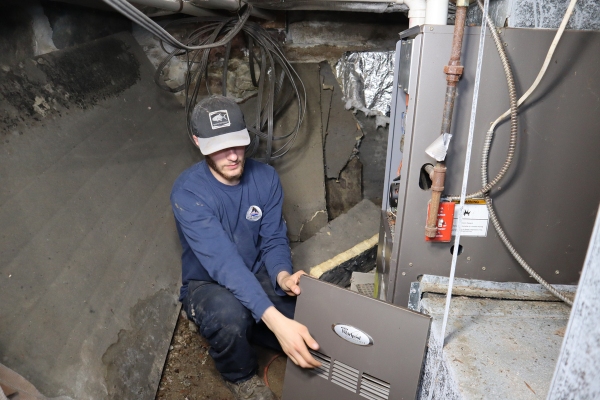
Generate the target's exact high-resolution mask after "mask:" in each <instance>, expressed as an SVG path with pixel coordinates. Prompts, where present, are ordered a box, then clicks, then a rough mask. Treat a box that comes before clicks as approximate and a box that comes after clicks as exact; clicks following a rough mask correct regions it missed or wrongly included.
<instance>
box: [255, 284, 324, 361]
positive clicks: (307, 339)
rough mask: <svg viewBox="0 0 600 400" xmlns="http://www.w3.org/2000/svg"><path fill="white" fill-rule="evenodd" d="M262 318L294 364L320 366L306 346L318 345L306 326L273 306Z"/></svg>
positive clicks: (316, 348) (315, 346)
mask: <svg viewBox="0 0 600 400" xmlns="http://www.w3.org/2000/svg"><path fill="white" fill-rule="evenodd" d="M288 275H289V274H288ZM294 275H296V274H294ZM289 276H293V275H289ZM280 286H281V285H280ZM262 320H263V321H264V322H265V324H266V325H267V327H268V328H269V329H270V330H271V331H272V332H273V333H274V334H275V336H276V337H277V340H278V341H279V344H280V345H281V348H282V349H283V351H284V352H285V354H287V356H288V357H289V358H290V360H292V362H293V363H294V364H296V365H298V366H300V367H302V368H315V367H319V366H321V363H320V362H318V361H317V360H315V359H314V358H313V356H312V355H311V354H310V352H309V351H308V349H307V348H306V346H307V345H308V347H310V348H311V349H313V350H319V345H318V344H317V342H316V341H315V339H313V338H312V336H310V333H308V329H307V328H306V326H304V325H302V324H300V323H298V322H296V321H294V320H293V319H289V318H287V317H286V316H284V315H283V314H282V313H280V312H279V311H277V309H276V308H275V307H273V306H271V307H269V308H267V310H266V311H265V313H264V314H263V316H262Z"/></svg>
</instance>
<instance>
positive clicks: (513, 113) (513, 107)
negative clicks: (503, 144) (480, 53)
mask: <svg viewBox="0 0 600 400" xmlns="http://www.w3.org/2000/svg"><path fill="white" fill-rule="evenodd" d="M477 3H478V4H479V7H480V8H481V9H482V10H483V5H482V4H481V1H480V0H477ZM484 18H486V20H487V21H488V24H489V25H490V26H491V27H492V29H490V31H491V32H492V37H493V38H494V42H495V43H496V47H497V48H498V51H499V53H500V54H501V56H500V58H501V59H502V63H503V65H504V70H505V72H506V71H508V72H510V64H509V62H508V59H507V58H506V53H505V51H504V46H503V45H502V42H501V40H500V37H499V35H498V32H497V31H496V29H495V28H494V25H493V22H492V19H491V18H490V16H489V15H488V14H485V15H484ZM507 82H508V84H509V96H510V118H511V145H510V147H509V155H510V157H508V158H507V160H506V162H505V165H504V166H503V169H504V170H503V171H501V173H502V175H501V174H498V176H497V177H496V179H497V180H500V178H502V176H504V174H505V173H506V170H508V167H509V166H510V163H511V162H512V158H513V156H514V151H515V147H516V132H517V96H516V90H515V87H514V86H515V83H514V79H512V73H510V74H509V73H507ZM513 130H514V135H513ZM513 136H514V143H513ZM492 137H493V128H491V129H490V130H489V131H488V134H487V135H486V141H485V144H484V154H483V159H482V162H481V183H482V184H483V190H485V188H486V187H487V186H488V185H489V184H490V183H492V182H490V183H488V181H487V179H488V178H487V176H488V159H489V150H490V146H491V142H492ZM492 186H493V185H492ZM484 198H485V203H486V205H487V208H488V211H489V213H490V220H491V221H492V224H493V225H494V228H495V229H496V232H497V233H498V236H499V237H500V240H502V243H504V245H505V246H506V248H507V249H508V251H509V252H510V254H511V255H512V256H513V257H514V258H515V260H516V261H517V262H518V263H519V265H521V267H523V269H525V271H527V273H528V274H529V275H531V277H533V278H534V279H535V280H536V281H538V282H539V283H540V284H541V285H542V286H544V287H545V288H546V289H547V290H548V291H549V292H550V293H552V294H553V295H554V296H556V297H557V298H559V299H561V300H562V301H564V302H565V303H567V304H568V305H570V306H572V305H573V301H572V299H570V298H568V297H567V296H565V295H563V294H562V293H561V292H559V291H558V290H557V289H556V288H555V287H554V286H552V285H551V284H550V283H548V282H547V281H546V280H545V279H544V278H542V277H541V276H540V275H539V274H538V273H537V272H536V271H535V270H534V269H533V268H532V267H531V266H530V265H529V264H527V262H526V261H525V259H523V257H521V255H520V254H519V253H518V252H517V250H516V249H515V247H514V246H513V245H512V243H511V242H510V240H509V239H508V237H507V235H506V232H504V229H502V226H501V225H500V221H499V220H498V216H497V215H496V212H495V210H494V207H493V206H492V199H491V198H490V196H489V194H488V191H487V190H485V196H484Z"/></svg>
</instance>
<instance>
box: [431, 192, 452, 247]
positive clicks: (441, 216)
mask: <svg viewBox="0 0 600 400" xmlns="http://www.w3.org/2000/svg"><path fill="white" fill-rule="evenodd" d="M454 206H455V203H453V202H450V201H444V202H441V203H440V208H439V210H438V219H437V233H436V234H435V237H434V238H428V237H427V236H425V241H426V242H449V241H451V240H452V222H453V221H454ZM427 215H429V206H427Z"/></svg>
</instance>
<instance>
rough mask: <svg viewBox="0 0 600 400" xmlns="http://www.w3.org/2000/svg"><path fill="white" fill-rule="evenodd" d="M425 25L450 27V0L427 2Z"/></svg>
mask: <svg viewBox="0 0 600 400" xmlns="http://www.w3.org/2000/svg"><path fill="white" fill-rule="evenodd" d="M425 23H426V24H428V25H448V0H427V7H426V9H425Z"/></svg>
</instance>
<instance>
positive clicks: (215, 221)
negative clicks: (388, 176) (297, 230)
mask: <svg viewBox="0 0 600 400" xmlns="http://www.w3.org/2000/svg"><path fill="white" fill-rule="evenodd" d="M190 125H191V129H192V133H193V135H194V136H193V137H194V141H195V143H196V145H197V146H198V147H199V148H200V151H201V152H202V154H204V155H205V156H206V159H205V161H203V162H200V163H198V164H196V165H194V166H192V167H191V168H189V169H187V170H186V171H184V172H183V173H182V174H181V175H180V176H179V178H178V179H177V180H176V182H175V184H174V186H173V190H172V192H171V204H172V207H173V213H174V215H175V221H176V225H177V232H178V234H179V239H180V241H181V246H182V250H183V254H182V256H181V264H182V286H181V292H180V298H179V300H180V301H181V302H182V305H183V309H184V310H185V311H186V313H187V316H188V318H189V319H190V320H192V321H194V323H195V324H196V325H197V326H198V328H199V330H200V333H201V334H202V336H204V337H205V338H206V339H207V340H208V342H209V344H210V351H209V354H210V356H211V357H212V358H213V359H214V361H215V365H216V367H217V370H218V371H219V372H220V373H221V375H222V376H223V378H224V379H225V382H226V384H227V386H228V387H229V389H230V390H231V391H232V392H233V393H234V395H235V396H236V398H237V399H269V400H270V399H275V396H274V394H273V392H271V390H270V389H269V388H268V387H266V386H265V384H264V383H263V382H262V380H261V379H260V378H259V377H258V376H256V372H257V367H258V365H257V360H256V354H255V351H254V349H253V348H252V346H251V344H252V343H255V344H259V345H262V346H266V347H269V348H272V349H276V350H283V351H284V352H285V353H286V354H287V356H288V357H289V358H290V359H291V360H292V361H293V362H294V363H295V364H297V365H299V366H301V367H304V368H314V367H316V366H319V365H320V364H319V362H318V361H316V360H315V359H314V358H313V357H312V356H311V354H310V353H309V351H308V349H307V347H306V346H307V345H308V347H310V348H312V349H314V350H317V349H318V348H319V346H318V344H317V342H316V341H315V340H314V339H313V338H312V337H311V336H310V334H309V332H308V329H307V328H306V327H305V326H304V325H302V324H299V323H297V322H296V321H294V320H293V318H294V308H295V305H296V297H295V296H297V295H299V294H300V288H299V286H298V282H299V279H300V275H301V274H302V272H297V273H295V274H292V261H291V255H290V248H289V242H288V239H287V236H286V232H287V228H286V225H285V221H284V220H283V217H282V204H283V191H282V189H281V184H280V182H279V177H278V176H277V173H276V172H275V170H274V169H273V168H272V167H271V166H268V165H265V164H261V163H259V162H257V161H254V160H251V159H248V160H246V159H245V157H244V152H245V147H246V146H247V145H248V144H249V143H250V136H249V135H248V131H247V129H246V125H245V123H244V117H243V114H242V112H241V110H240V108H239V107H238V105H237V104H236V103H235V102H233V101H232V100H229V99H227V98H225V97H222V96H212V97H209V98H207V99H204V100H203V101H201V102H199V103H198V104H197V105H196V107H195V108H194V110H193V112H192V117H191V122H190Z"/></svg>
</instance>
